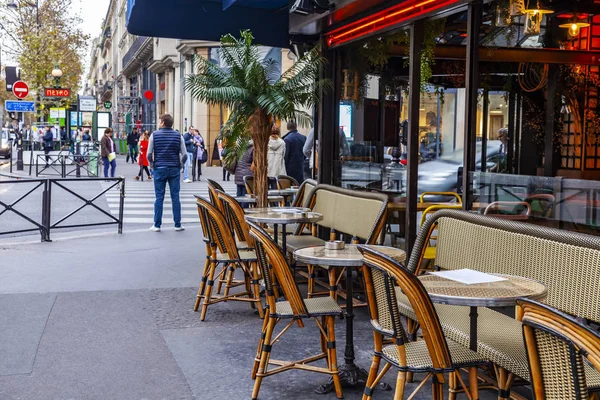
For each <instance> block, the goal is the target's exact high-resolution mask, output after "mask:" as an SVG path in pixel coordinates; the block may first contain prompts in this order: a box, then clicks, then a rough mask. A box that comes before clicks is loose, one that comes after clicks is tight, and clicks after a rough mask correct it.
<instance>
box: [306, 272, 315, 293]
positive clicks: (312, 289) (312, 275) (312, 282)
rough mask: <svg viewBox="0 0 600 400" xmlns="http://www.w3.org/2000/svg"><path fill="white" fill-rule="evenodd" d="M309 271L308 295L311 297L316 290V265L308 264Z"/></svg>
mask: <svg viewBox="0 0 600 400" xmlns="http://www.w3.org/2000/svg"><path fill="white" fill-rule="evenodd" d="M306 269H307V272H308V281H307V286H308V288H307V297H308V298H309V299H310V298H312V296H313V293H314V292H315V266H314V265H307V266H306Z"/></svg>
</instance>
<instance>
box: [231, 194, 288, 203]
mask: <svg viewBox="0 0 600 400" xmlns="http://www.w3.org/2000/svg"><path fill="white" fill-rule="evenodd" d="M235 200H236V201H237V202H238V203H250V204H254V203H256V197H250V196H241V197H235ZM267 201H269V202H280V201H283V196H267Z"/></svg>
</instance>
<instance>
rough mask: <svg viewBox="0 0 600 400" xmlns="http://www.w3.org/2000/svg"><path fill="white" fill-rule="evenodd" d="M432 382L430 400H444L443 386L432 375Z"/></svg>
mask: <svg viewBox="0 0 600 400" xmlns="http://www.w3.org/2000/svg"><path fill="white" fill-rule="evenodd" d="M432 378H433V380H432V384H431V400H443V399H444V385H443V384H442V383H440V382H439V381H438V379H437V377H436V376H435V374H434V375H433V377H432Z"/></svg>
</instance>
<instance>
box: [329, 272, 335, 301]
mask: <svg viewBox="0 0 600 400" xmlns="http://www.w3.org/2000/svg"><path fill="white" fill-rule="evenodd" d="M328 275H329V295H330V296H331V297H333V299H334V300H336V301H337V279H336V269H335V268H329V271H328Z"/></svg>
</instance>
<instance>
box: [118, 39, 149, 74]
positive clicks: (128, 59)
mask: <svg viewBox="0 0 600 400" xmlns="http://www.w3.org/2000/svg"><path fill="white" fill-rule="evenodd" d="M146 39H148V38H147V37H146V36H138V38H137V39H136V40H135V42H133V44H132V45H131V47H130V48H129V50H128V51H127V53H125V56H123V68H125V67H127V65H128V64H129V63H130V62H131V60H133V57H134V56H135V54H136V53H137V52H138V50H139V49H140V48H141V47H142V45H143V44H144V42H145V41H146Z"/></svg>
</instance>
